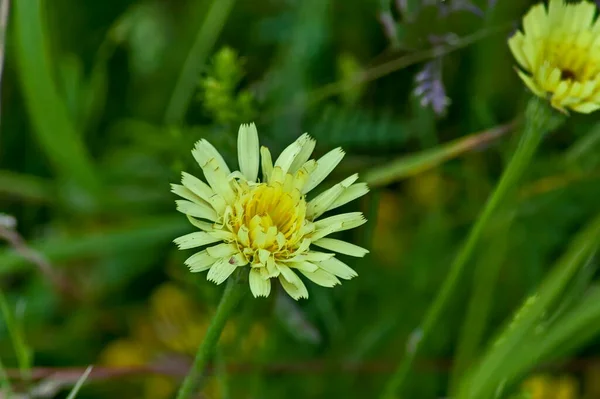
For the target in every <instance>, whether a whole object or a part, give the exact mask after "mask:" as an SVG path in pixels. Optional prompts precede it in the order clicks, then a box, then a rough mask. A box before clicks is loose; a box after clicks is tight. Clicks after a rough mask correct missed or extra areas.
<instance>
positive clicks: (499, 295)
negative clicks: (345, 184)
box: [0, 0, 600, 399]
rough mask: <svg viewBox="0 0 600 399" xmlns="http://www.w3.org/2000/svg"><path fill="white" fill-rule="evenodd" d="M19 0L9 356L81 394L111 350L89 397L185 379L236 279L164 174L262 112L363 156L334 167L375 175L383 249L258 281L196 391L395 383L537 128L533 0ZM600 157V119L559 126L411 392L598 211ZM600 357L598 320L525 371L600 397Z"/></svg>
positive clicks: (13, 6) (8, 50)
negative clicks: (576, 340)
mask: <svg viewBox="0 0 600 399" xmlns="http://www.w3.org/2000/svg"><path fill="white" fill-rule="evenodd" d="M1 4H2V6H1V7H0V8H1V10H0V11H1V12H0V14H1V15H0V17H1V18H0V19H1V21H0V23H1V24H2V26H1V29H2V31H3V32H4V33H5V35H3V36H4V37H5V39H6V40H5V42H4V44H3V46H4V51H3V52H2V53H3V55H4V57H3V58H4V69H3V72H2V96H1V120H0V213H1V215H0V216H1V217H0V238H1V239H2V240H1V241H2V242H1V244H0V275H1V279H0V282H1V283H0V284H1V287H2V290H3V292H4V295H5V296H6V298H5V300H3V301H2V302H4V303H5V304H8V305H7V306H4V305H3V306H4V308H3V310H2V312H3V316H4V320H5V321H6V317H9V318H11V317H12V318H13V319H14V320H12V321H13V322H12V323H0V359H1V360H2V364H3V365H4V368H5V369H6V372H7V373H8V374H9V376H12V377H17V376H18V369H19V368H21V369H29V373H30V377H31V378H30V380H29V381H26V382H23V381H22V380H21V379H15V380H14V381H13V389H14V390H15V391H20V392H22V393H23V392H26V391H27V392H28V394H27V395H28V396H24V397H31V398H38V397H39V398H51V397H66V393H67V392H68V388H69V386H70V385H72V384H73V382H74V381H76V380H77V378H79V376H80V375H81V374H82V373H83V371H84V370H85V369H86V367H87V366H88V365H90V364H93V365H95V369H94V371H93V372H92V374H91V375H90V377H89V378H88V380H87V382H86V385H85V386H84V388H83V389H82V391H81V392H80V394H79V396H78V397H81V398H149V399H161V398H169V397H172V396H173V393H174V390H175V389H176V387H177V386H178V383H179V381H180V379H181V378H182V376H183V375H184V374H185V372H186V370H187V367H188V366H189V364H190V361H191V357H192V356H193V354H194V353H195V350H196V348H197V345H198V343H199V342H201V341H202V337H203V335H204V333H205V331H206V327H207V325H208V323H209V321H210V317H211V315H212V314H213V312H214V309H215V306H216V304H217V301H218V299H219V297H220V293H221V292H222V287H217V286H215V285H214V284H212V283H209V282H207V281H206V276H205V273H201V274H191V273H189V272H188V270H187V268H186V267H185V266H184V265H183V260H184V259H185V258H186V257H188V256H189V255H190V253H189V251H177V249H176V247H175V246H174V245H173V244H172V240H173V239H174V238H175V237H177V236H179V235H182V234H185V233H187V232H190V231H192V226H190V225H189V223H188V222H187V220H186V218H185V217H184V216H183V215H181V214H179V213H177V212H176V211H175V204H174V199H175V198H174V196H173V195H172V194H171V193H170V191H169V183H177V182H178V181H179V179H180V173H181V171H182V170H185V171H188V172H190V173H194V174H197V175H200V168H199V167H198V166H197V165H196V164H195V162H194V160H193V158H192V157H191V154H190V151H191V149H192V147H193V144H194V142H195V141H197V140H199V139H200V138H206V139H208V140H209V141H210V142H211V143H213V144H214V145H215V146H216V147H217V148H218V149H219V150H220V151H221V152H222V153H223V154H224V156H225V157H226V159H227V160H228V162H229V164H230V165H232V166H235V165H236V159H237V158H236V153H235V149H236V136H237V129H238V126H239V124H240V123H245V122H250V121H255V122H256V124H257V127H258V130H259V134H260V135H261V141H262V143H263V144H266V145H268V146H270V147H271V149H272V151H273V152H274V153H278V152H279V151H281V149H283V148H284V147H285V146H286V145H287V144H288V143H290V142H291V141H292V140H294V139H295V138H296V137H298V136H299V135H300V134H302V133H303V132H308V133H310V134H311V135H312V136H313V137H315V138H316V139H317V149H316V155H317V156H319V155H321V154H323V153H325V152H326V151H329V150H330V149H332V148H334V147H337V146H342V147H343V148H344V149H345V150H346V152H347V156H346V158H345V160H344V162H343V163H342V164H341V166H340V167H339V168H338V169H337V170H336V172H334V175H333V176H332V177H331V180H332V181H337V180H339V178H343V177H346V176H348V175H350V174H352V173H355V172H358V173H359V174H360V175H361V177H362V178H363V180H366V181H367V182H368V183H369V184H370V185H371V187H372V191H371V193H369V195H367V196H366V197H364V198H362V199H361V200H360V201H356V203H354V204H350V205H347V206H346V208H347V209H348V210H361V211H363V212H364V213H365V215H366V217H367V218H368V219H369V223H367V224H365V225H364V226H362V227H360V228H358V229H355V230H352V231H351V232H344V233H346V234H345V235H344V236H343V238H344V239H346V240H348V241H351V242H353V243H356V244H358V245H361V246H364V247H366V248H369V249H370V250H371V253H370V254H369V255H368V256H367V257H365V258H364V259H358V260H356V259H348V258H347V257H346V258H345V259H344V261H345V262H348V263H349V265H350V266H352V267H353V268H354V269H355V270H357V272H358V274H359V277H358V278H355V279H354V280H351V281H348V282H345V283H344V284H343V285H342V286H337V287H335V288H334V289H325V288H321V287H318V286H315V285H309V286H308V289H309V292H310V299H309V300H303V301H299V302H297V303H296V302H295V301H293V300H291V299H290V298H288V297H287V296H285V295H283V294H282V293H281V292H279V291H276V292H273V293H272V295H271V296H270V297H269V298H268V299H257V300H253V299H251V297H250V296H248V297H247V299H246V300H245V301H244V303H243V307H242V308H241V309H240V310H239V312H237V313H236V315H235V317H234V318H233V319H232V320H231V321H230V322H229V324H228V325H227V327H226V330H225V333H224V335H223V337H222V345H221V348H220V350H219V353H218V356H217V358H216V359H215V362H214V363H213V364H212V365H211V368H210V378H209V379H208V381H207V385H206V389H205V390H204V392H203V393H202V395H203V396H202V397H204V398H281V397H289V398H328V397H347V398H365V397H366V398H372V397H376V395H377V394H378V393H379V392H380V391H381V389H382V387H383V386H384V384H385V382H386V381H387V379H388V378H389V376H390V375H391V372H392V371H393V369H394V366H395V365H396V364H397V362H398V361H399V359H401V357H402V356H403V354H404V352H405V348H406V345H407V342H409V343H410V338H411V337H412V339H415V337H418V325H419V323H420V322H421V319H422V316H423V314H424V312H425V310H426V309H427V307H428V305H429V304H430V303H431V301H432V299H433V297H434V295H435V294H436V292H437V291H438V289H439V287H440V286H441V283H442V281H443V279H444V277H445V275H446V272H447V270H448V267H449V264H450V262H451V261H452V259H453V257H454V254H455V252H456V249H457V247H458V245H459V244H460V242H461V240H462V239H463V238H464V236H465V235H466V233H467V232H468V229H469V227H470V226H471V224H472V222H473V220H474V219H475V218H476V217H477V213H478V211H479V210H480V209H481V207H482V206H483V204H484V202H485V200H486V198H487V196H488V195H489V193H490V191H491V189H492V188H493V187H494V185H495V183H496V181H497V179H498V177H499V175H500V173H501V171H502V168H503V165H504V164H505V163H506V161H507V159H508V157H509V156H510V154H511V152H512V151H513V149H514V147H515V145H516V141H517V140H518V134H519V127H520V122H521V117H522V113H523V110H524V105H525V103H526V101H527V98H528V93H527V91H526V90H525V88H524V85H523V84H522V83H521V82H520V81H519V79H518V77H517V76H516V73H515V72H514V69H513V67H514V61H513V58H512V56H511V54H510V53H509V50H508V47H507V45H506V40H507V38H508V37H509V35H510V34H511V33H512V32H514V30H515V29H517V28H518V26H519V23H520V19H521V17H522V15H523V13H524V12H525V11H526V10H527V8H528V7H529V6H530V5H531V4H533V2H528V1H514V0H512V1H507V0H500V1H493V0H472V1H468V0H446V1H442V0H397V1H390V0H304V1H300V0H260V1H250V0H237V1H236V0H196V1H195V0H170V1H167V0H105V1H91V0H89V1H82V0H52V1H50V0H12V1H11V2H10V4H9V1H8V0H3V1H2V2H1ZM599 150H600V124H599V123H598V119H597V116H594V115H590V116H581V115H572V116H571V117H570V118H569V120H568V122H567V123H566V124H565V125H563V126H562V127H561V128H560V129H559V130H558V131H556V132H554V133H553V134H552V135H550V136H549V137H547V138H546V140H545V141H544V143H543V145H542V148H541V149H540V151H539V153H538V155H537V157H536V159H535V161H534V163H533V164H532V166H531V167H530V169H529V170H528V172H527V173H526V176H525V178H524V181H523V182H522V183H521V185H520V187H519V190H518V193H517V194H516V195H515V196H514V198H512V199H511V201H510V204H509V205H508V206H507V207H505V209H504V210H503V213H502V215H501V217H498V218H497V219H496V222H495V223H493V226H492V227H491V228H490V229H488V230H489V231H487V232H486V235H485V239H484V242H483V243H482V245H480V247H479V248H478V251H477V256H476V257H475V258H474V259H473V261H472V262H470V264H469V267H468V272H467V273H466V274H465V276H464V278H463V279H462V281H461V283H460V289H459V292H458V293H457V295H456V296H455V297H453V299H452V301H451V304H450V306H449V307H448V309H446V310H445V312H444V314H443V319H442V320H441V322H440V323H438V325H437V326H436V329H435V331H434V333H433V335H432V336H431V337H430V339H429V340H428V341H427V343H426V344H425V350H424V351H423V352H422V358H420V359H419V360H417V362H416V370H415V372H414V374H413V376H412V377H411V379H410V381H409V383H408V386H407V387H406V390H405V392H406V395H405V396H404V397H405V398H438V397H443V396H445V395H447V392H448V391H447V389H448V386H449V384H450V385H451V384H452V383H453V381H455V379H456V378H457V376H459V375H460V370H463V369H464V367H465V364H468V363H469V362H470V361H472V360H473V358H474V357H475V356H476V355H478V354H479V353H480V352H481V350H482V348H484V347H485V344H486V343H487V342H488V340H489V339H490V338H491V337H492V336H493V334H494V332H495V331H497V328H498V327H499V326H501V325H502V323H504V322H506V320H507V319H508V318H510V316H511V314H512V312H513V311H514V310H515V308H516V307H518V306H519V304H520V303H521V302H522V301H523V299H524V298H526V297H527V295H528V294H530V293H531V292H532V291H534V290H535V288H536V287H537V285H538V284H539V282H540V281H541V279H542V277H543V276H544V275H545V273H546V271H547V270H548V269H549V267H550V266H551V265H552V263H553V262H554V261H555V260H556V259H557V258H558V256H559V255H560V254H561V253H563V252H564V250H565V248H566V246H567V244H568V242H569V241H570V240H571V238H572V236H573V235H574V233H575V232H576V231H577V230H578V229H579V228H581V226H582V225H583V224H584V223H585V222H586V221H587V220H588V219H590V218H591V217H592V216H594V215H595V214H596V213H597V212H598V210H599V208H600V207H599V201H598V198H599V197H600V184H599V180H600V157H599V156H598V155H599ZM331 184H332V183H331V182H327V183H326V184H324V185H323V187H327V186H328V185H331ZM506 220H511V223H506ZM595 274H596V269H595V265H594V264H592V265H589V267H586V268H584V271H583V272H582V273H581V276H579V278H580V279H581V283H580V285H579V286H576V287H575V289H576V290H579V291H578V292H585V290H587V289H589V287H590V286H593V284H594V278H595ZM470 312H474V313H477V312H479V314H481V315H483V316H482V317H480V318H479V320H480V321H481V320H483V321H481V322H480V323H479V324H478V325H477V326H472V325H470V324H469V321H468V318H466V317H465V316H466V315H467V314H468V313H469V314H471V313H470ZM7 315H9V316H7ZM7 325H8V326H9V327H10V326H12V327H10V328H7ZM10 329H12V331H9V330H10ZM9 332H10V333H11V334H12V335H11V334H9ZM411 334H412V335H411ZM11 336H12V337H13V339H11ZM588 338H589V337H588ZM599 351H600V340H595V341H594V340H593V339H588V340H587V341H586V345H585V346H584V347H583V348H582V349H580V350H579V351H578V352H575V353H572V354H571V355H570V356H569V358H565V359H562V360H561V361H552V362H549V363H544V365H542V366H541V367H540V369H539V370H538V371H536V372H535V373H533V374H532V376H531V377H530V378H528V379H526V381H525V383H524V384H522V385H519V386H515V387H513V388H512V390H513V391H514V393H516V394H518V393H519V392H521V391H522V390H529V391H530V392H534V396H533V397H534V398H536V399H538V398H539V399H543V398H547V399H551V398H556V399H558V398H561V399H562V398H564V399H568V398H580V397H581V398H583V397H585V398H598V397H600V386H599V383H598V381H600V358H597V356H598V353H599ZM457 353H460V356H458V357H457ZM453 365H455V366H456V367H454V368H453V367H452V366H453ZM453 370H454V371H453ZM536 395H537V396H536Z"/></svg>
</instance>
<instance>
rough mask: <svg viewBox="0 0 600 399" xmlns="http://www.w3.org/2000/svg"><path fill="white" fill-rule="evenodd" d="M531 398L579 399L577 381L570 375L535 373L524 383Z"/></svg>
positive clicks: (524, 387)
mask: <svg viewBox="0 0 600 399" xmlns="http://www.w3.org/2000/svg"><path fill="white" fill-rule="evenodd" d="M523 391H524V392H526V393H528V394H529V396H530V397H531V399H577V398H578V397H579V395H578V391H579V389H578V386H577V381H576V380H575V379H574V378H572V377H569V376H560V377H551V376H547V375H534V376H532V377H529V378H528V379H527V380H526V381H525V382H524V383H523Z"/></svg>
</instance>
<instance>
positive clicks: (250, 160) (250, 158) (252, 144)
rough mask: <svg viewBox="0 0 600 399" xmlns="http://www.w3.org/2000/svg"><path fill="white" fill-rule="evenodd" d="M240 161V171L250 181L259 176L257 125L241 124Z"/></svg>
mask: <svg viewBox="0 0 600 399" xmlns="http://www.w3.org/2000/svg"><path fill="white" fill-rule="evenodd" d="M237 151H238V162H239V164H240V172H242V174H243V175H244V176H245V177H246V179H248V180H249V181H256V179H257V178H258V164H259V161H260V154H259V147H258V132H257V131H256V125H254V123H251V124H249V125H241V126H240V130H239V131H238V148H237Z"/></svg>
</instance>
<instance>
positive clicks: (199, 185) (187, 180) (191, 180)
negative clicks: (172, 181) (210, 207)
mask: <svg viewBox="0 0 600 399" xmlns="http://www.w3.org/2000/svg"><path fill="white" fill-rule="evenodd" d="M181 184H183V185H184V186H185V187H187V188H188V189H189V190H190V191H191V192H193V193H194V194H196V195H197V196H199V197H200V198H202V199H203V200H204V201H208V200H209V198H210V197H212V196H213V195H214V194H215V192H214V191H213V189H212V188H210V186H209V185H208V184H206V183H204V182H203V181H202V180H200V179H198V178H197V177H196V176H193V175H190V174H189V173H186V172H182V173H181Z"/></svg>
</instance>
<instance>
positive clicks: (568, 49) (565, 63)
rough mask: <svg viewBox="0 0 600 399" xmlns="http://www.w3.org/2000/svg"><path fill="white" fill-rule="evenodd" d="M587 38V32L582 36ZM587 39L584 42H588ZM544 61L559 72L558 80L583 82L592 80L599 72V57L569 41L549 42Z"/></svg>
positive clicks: (584, 47) (584, 46) (578, 44)
mask: <svg viewBox="0 0 600 399" xmlns="http://www.w3.org/2000/svg"><path fill="white" fill-rule="evenodd" d="M586 35H587V36H589V35H590V34H589V33H588V32H585V33H582V36H586ZM591 39H592V38H589V40H587V41H586V42H589V41H590V40H591ZM545 55H546V56H545V57H544V58H545V59H547V60H548V61H550V64H551V65H553V66H554V67H555V68H558V69H559V70H560V72H561V75H560V80H563V81H564V80H570V81H577V82H585V81H588V80H590V79H594V78H595V77H596V75H597V74H598V73H599V72H600V57H599V56H598V55H596V54H595V53H594V51H593V50H591V49H590V48H589V46H588V45H582V43H574V42H573V41H571V40H564V41H556V40H555V41H551V42H549V43H548V45H547V47H546V52H545Z"/></svg>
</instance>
